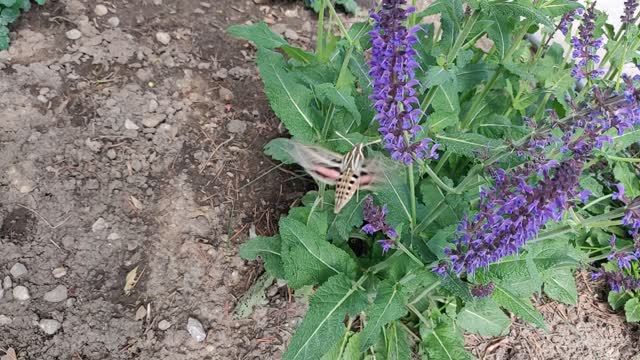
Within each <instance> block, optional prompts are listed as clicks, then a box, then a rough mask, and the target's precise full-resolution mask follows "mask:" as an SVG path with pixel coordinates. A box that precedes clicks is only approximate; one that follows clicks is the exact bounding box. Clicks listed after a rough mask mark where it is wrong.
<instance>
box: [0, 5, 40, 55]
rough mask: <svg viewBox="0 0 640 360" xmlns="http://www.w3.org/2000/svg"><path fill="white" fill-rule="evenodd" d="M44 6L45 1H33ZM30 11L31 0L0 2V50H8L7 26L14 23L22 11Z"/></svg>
mask: <svg viewBox="0 0 640 360" xmlns="http://www.w3.org/2000/svg"><path fill="white" fill-rule="evenodd" d="M35 2H36V3H37V4H38V5H44V3H45V0H35ZM29 9H31V0H0V50H5V49H7V48H9V25H11V24H12V23H14V22H15V21H16V20H17V19H18V18H19V17H20V13H21V12H23V11H28V10H29Z"/></svg>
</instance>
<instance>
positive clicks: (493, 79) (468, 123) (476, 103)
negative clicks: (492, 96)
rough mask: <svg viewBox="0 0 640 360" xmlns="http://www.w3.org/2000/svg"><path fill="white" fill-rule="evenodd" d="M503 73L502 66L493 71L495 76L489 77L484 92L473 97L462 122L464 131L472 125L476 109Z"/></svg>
mask: <svg viewBox="0 0 640 360" xmlns="http://www.w3.org/2000/svg"><path fill="white" fill-rule="evenodd" d="M501 73H502V68H499V69H498V70H496V71H495V72H494V73H493V76H492V77H491V79H489V81H488V82H487V83H486V84H485V86H484V89H482V92H481V93H480V95H478V96H475V97H474V98H473V103H471V107H470V108H469V111H468V112H467V114H466V115H465V117H464V120H462V124H461V129H462V131H466V130H468V129H469V127H470V126H471V123H472V122H473V120H475V113H476V111H478V108H479V107H480V104H482V101H483V100H484V98H485V97H486V96H487V94H489V91H491V88H492V87H493V84H494V83H495V82H496V80H498V77H499V76H500V74H501Z"/></svg>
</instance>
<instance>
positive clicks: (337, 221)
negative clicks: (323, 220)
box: [329, 194, 366, 242]
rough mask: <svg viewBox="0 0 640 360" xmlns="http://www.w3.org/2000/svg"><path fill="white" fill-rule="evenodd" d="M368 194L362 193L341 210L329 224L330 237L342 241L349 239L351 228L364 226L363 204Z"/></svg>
mask: <svg viewBox="0 0 640 360" xmlns="http://www.w3.org/2000/svg"><path fill="white" fill-rule="evenodd" d="M365 199H366V196H364V195H363V194H360V197H359V198H358V199H352V200H351V201H349V202H348V203H347V205H345V207H344V208H343V209H342V211H340V212H339V213H338V214H337V215H336V216H335V218H334V219H333V222H332V223H331V225H330V226H329V239H331V240H334V241H336V240H338V241H340V242H343V241H347V240H349V234H350V233H351V230H353V229H354V228H356V227H358V228H359V227H360V226H362V222H363V219H362V204H364V200H365Z"/></svg>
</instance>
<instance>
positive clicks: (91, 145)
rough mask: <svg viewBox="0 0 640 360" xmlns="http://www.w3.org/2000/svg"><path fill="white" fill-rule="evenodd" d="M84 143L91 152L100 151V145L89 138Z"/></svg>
mask: <svg viewBox="0 0 640 360" xmlns="http://www.w3.org/2000/svg"><path fill="white" fill-rule="evenodd" d="M84 143H85V144H86V145H87V147H88V148H89V149H91V151H93V152H98V151H100V149H102V143H101V142H100V141H93V140H91V138H87V140H86V141H85V142H84Z"/></svg>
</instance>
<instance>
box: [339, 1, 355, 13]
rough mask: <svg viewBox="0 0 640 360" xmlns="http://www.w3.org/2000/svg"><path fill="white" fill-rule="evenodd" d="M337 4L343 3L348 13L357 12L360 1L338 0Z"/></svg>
mask: <svg viewBox="0 0 640 360" xmlns="http://www.w3.org/2000/svg"><path fill="white" fill-rule="evenodd" d="M336 5H342V7H343V8H344V10H345V11H346V12H348V13H352V14H353V13H355V12H356V10H358V3H356V1H355V0H336Z"/></svg>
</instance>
